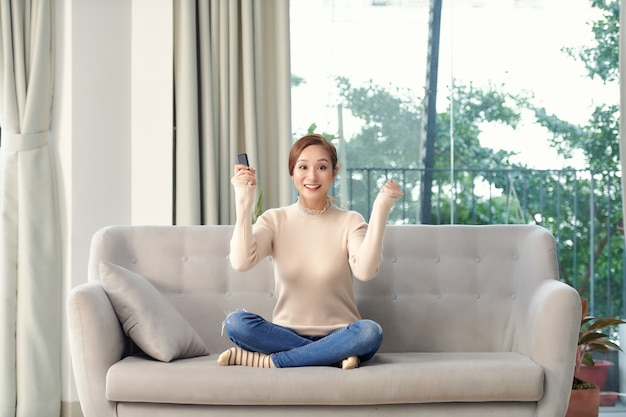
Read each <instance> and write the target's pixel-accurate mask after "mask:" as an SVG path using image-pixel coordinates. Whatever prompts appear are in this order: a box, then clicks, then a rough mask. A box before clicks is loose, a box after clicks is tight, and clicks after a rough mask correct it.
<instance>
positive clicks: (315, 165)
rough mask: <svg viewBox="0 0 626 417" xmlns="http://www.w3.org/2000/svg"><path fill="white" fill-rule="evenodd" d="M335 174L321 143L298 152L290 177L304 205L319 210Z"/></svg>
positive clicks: (323, 203) (324, 202)
mask: <svg viewBox="0 0 626 417" xmlns="http://www.w3.org/2000/svg"><path fill="white" fill-rule="evenodd" d="M336 176H337V168H336V167H335V169H333V165H332V161H331V159H330V155H329V154H328V151H326V149H324V147H322V146H321V145H311V146H307V147H306V148H304V149H303V150H302V152H300V155H299V156H298V159H297V161H296V165H295V168H294V170H293V175H292V179H293V183H294V185H295V186H296V189H297V190H298V193H299V194H300V201H301V202H302V203H303V204H304V205H305V207H307V208H310V209H313V210H321V209H323V208H324V206H325V205H326V197H327V195H328V190H329V189H330V187H331V186H332V184H333V181H334V180H335V177H336Z"/></svg>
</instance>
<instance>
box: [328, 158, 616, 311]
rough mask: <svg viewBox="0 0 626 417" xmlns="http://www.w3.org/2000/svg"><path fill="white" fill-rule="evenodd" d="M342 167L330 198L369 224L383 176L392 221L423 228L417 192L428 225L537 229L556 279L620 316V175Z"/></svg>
mask: <svg viewBox="0 0 626 417" xmlns="http://www.w3.org/2000/svg"><path fill="white" fill-rule="evenodd" d="M424 173H425V171H424V170H423V169H410V168H394V169H390V168H348V169H346V170H344V171H342V172H341V173H340V175H339V176H338V178H337V181H335V184H334V186H333V190H332V193H333V195H334V196H335V198H337V199H338V200H340V201H341V203H342V204H343V205H344V206H345V207H347V208H350V209H352V210H356V211H358V212H360V213H361V214H362V215H363V216H364V217H365V218H366V219H368V218H369V215H370V210H371V207H372V203H373V200H374V198H375V197H376V195H377V193H378V192H379V190H380V188H381V187H382V185H383V184H384V182H385V181H386V180H387V179H388V178H393V179H394V180H396V181H397V182H398V183H399V184H400V186H401V187H402V190H403V192H404V194H403V197H402V198H401V200H400V201H398V203H396V205H395V206H394V208H393V210H392V212H391V214H390V217H389V222H390V223H396V224H417V223H422V221H421V218H422V215H423V210H422V205H421V199H422V198H424V197H423V196H424V193H423V190H422V189H423V188H426V189H427V190H430V192H431V204H430V205H429V206H427V209H429V210H430V215H429V216H428V221H427V223H430V224H450V223H455V224H539V225H542V226H544V227H546V228H547V229H548V230H550V231H551V232H552V233H553V234H554V236H555V238H556V242H557V251H558V259H559V268H560V274H561V279H562V280H563V281H565V282H567V283H568V284H570V285H572V286H573V287H574V288H576V289H577V290H578V291H579V293H580V294H581V296H582V297H584V298H588V299H589V300H590V305H591V311H592V313H593V314H596V315H603V316H621V317H626V314H625V310H624V309H625V303H624V299H625V298H626V293H625V291H626V286H625V285H624V271H625V256H624V238H623V234H622V231H623V228H622V225H623V219H622V199H621V192H622V190H621V172H619V171H610V170H574V169H566V170H533V169H495V170H481V169H455V170H453V171H451V170H449V169H441V170H439V169H434V170H432V178H433V181H432V184H431V185H430V186H429V187H424V186H423V184H422V181H423V178H424Z"/></svg>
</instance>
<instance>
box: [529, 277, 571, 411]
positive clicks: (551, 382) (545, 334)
mask: <svg viewBox="0 0 626 417" xmlns="http://www.w3.org/2000/svg"><path fill="white" fill-rule="evenodd" d="M580 315H581V302H580V296H579V294H578V292H577V291H576V290H575V289H574V288H572V287H571V286H569V285H567V284H565V283H563V282H560V281H558V280H546V281H543V282H542V283H541V284H540V285H539V286H538V287H537V288H536V291H535V293H534V294H533V295H532V298H531V299H530V304H529V306H528V310H527V311H526V317H525V325H523V326H522V327H521V328H522V329H525V330H526V331H525V332H524V333H525V334H521V335H519V337H520V341H522V342H523V346H525V348H522V349H521V350H522V351H525V353H527V354H528V355H529V356H530V358H532V359H533V360H534V361H535V362H537V363H538V364H539V365H541V366H542V367H543V369H544V372H545V375H544V378H545V380H544V395H543V397H542V399H541V400H540V401H539V403H538V406H537V416H538V417H555V416H564V415H565V412H566V410H567V405H568V398H569V394H570V391H571V387H572V380H573V377H574V363H575V357H576V345H577V341H578V332H579V329H580Z"/></svg>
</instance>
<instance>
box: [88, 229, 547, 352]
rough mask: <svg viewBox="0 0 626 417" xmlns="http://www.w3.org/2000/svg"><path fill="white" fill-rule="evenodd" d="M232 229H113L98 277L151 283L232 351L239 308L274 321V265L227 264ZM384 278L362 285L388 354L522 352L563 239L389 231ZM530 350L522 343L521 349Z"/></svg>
mask: <svg viewBox="0 0 626 417" xmlns="http://www.w3.org/2000/svg"><path fill="white" fill-rule="evenodd" d="M231 233H232V226H111V227H107V228H105V229H102V230H100V231H99V232H98V233H96V235H95V236H94V238H93V240H92V247H91V252H90V259H89V280H90V281H92V282H99V273H98V270H99V263H100V260H106V261H108V262H112V263H115V264H118V265H120V266H123V267H125V268H128V269H130V270H132V271H134V272H136V273H138V274H140V275H142V276H144V277H145V278H147V279H148V280H150V281H151V282H152V283H153V284H154V285H155V286H156V287H157V288H158V289H159V290H160V291H161V292H162V293H163V294H164V295H165V296H166V297H167V298H168V299H169V300H170V301H171V302H172V303H173V305H174V306H175V307H176V308H177V309H178V310H179V311H180V312H181V313H182V314H183V316H185V317H186V318H187V319H188V320H189V322H190V323H191V325H192V326H193V327H194V328H195V329H196V330H197V331H198V333H199V334H200V335H201V337H202V338H203V340H204V341H205V342H206V343H207V346H208V347H209V350H210V351H211V352H219V351H221V350H223V349H226V348H227V347H229V346H231V343H230V341H229V340H228V338H227V337H226V336H222V335H221V332H222V322H223V320H224V318H225V317H226V315H227V314H228V313H229V312H231V311H234V310H236V309H240V308H245V309H246V310H249V311H253V312H256V313H259V314H261V315H263V316H265V317H266V318H268V319H269V318H271V314H272V310H273V307H274V304H275V302H276V299H275V296H274V283H273V269H272V264H271V261H270V259H267V260H264V261H262V262H261V263H259V264H258V265H257V266H256V267H254V268H253V269H251V270H250V271H246V272H236V271H234V270H233V269H232V268H231V267H230V264H229V261H228V252H229V242H230V236H231ZM383 246H384V249H383V261H382V263H381V266H380V272H379V275H378V276H377V277H376V278H375V279H374V280H372V281H369V282H365V283H362V282H356V284H355V291H356V294H357V300H358V303H359V310H360V311H361V314H362V316H363V317H365V318H371V319H373V320H376V321H378V322H379V323H380V324H381V325H382V327H383V330H384V332H385V337H384V341H383V345H382V347H381V351H388V352H390V351H391V352H393V351H395V352H399V351H508V350H516V349H520V346H519V345H520V341H523V340H524V334H523V333H524V329H523V328H520V326H518V325H517V323H518V322H520V321H521V320H520V317H522V315H523V314H525V312H526V310H527V309H528V305H529V303H530V300H529V299H530V296H531V294H532V292H533V291H534V289H535V288H536V287H537V286H538V285H540V284H541V281H543V280H546V279H558V268H557V261H556V254H555V246H554V238H553V237H552V235H551V234H550V233H549V232H548V231H547V230H546V229H544V228H542V227H539V226H528V225H495V226H494V225H491V226H461V225H453V226H426V225H402V226H388V227H387V230H386V232H385V238H384V243H383ZM521 348H523V346H522V347H521Z"/></svg>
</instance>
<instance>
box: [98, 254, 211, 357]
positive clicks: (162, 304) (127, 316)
mask: <svg viewBox="0 0 626 417" xmlns="http://www.w3.org/2000/svg"><path fill="white" fill-rule="evenodd" d="M100 280H101V281H102V286H103V287H104V290H105V291H106V293H107V295H108V296H109V299H110V300H111V304H112V305H113V309H114V310H115V314H116V315H117V317H118V319H119V321H120V323H122V327H123V328H124V332H125V333H126V334H127V335H128V337H130V338H131V339H132V340H133V342H135V344H136V345H137V346H138V347H139V348H140V349H141V350H142V351H143V352H144V353H146V354H147V355H149V356H151V357H152V358H154V359H158V360H160V361H163V362H169V361H171V360H173V359H177V358H191V357H195V356H201V355H208V353H209V352H208V349H207V347H206V345H205V344H204V342H203V341H202V339H201V338H200V336H199V335H198V334H197V333H196V331H195V330H194V329H193V328H192V327H191V325H190V324H189V323H188V322H187V321H186V320H185V319H184V318H183V316H182V315H181V314H180V313H179V312H178V310H176V309H175V308H174V307H173V306H172V305H171V304H170V302H169V301H167V299H166V298H165V297H164V296H163V295H162V294H161V293H160V292H159V291H158V290H157V289H156V288H155V287H154V286H153V285H152V284H151V283H150V282H149V281H148V280H147V279H145V278H144V277H142V276H141V275H138V274H136V273H134V272H132V271H129V270H128V269H126V268H123V267H121V266H118V265H114V264H112V263H109V262H104V261H102V262H100Z"/></svg>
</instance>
